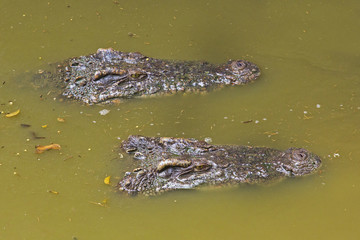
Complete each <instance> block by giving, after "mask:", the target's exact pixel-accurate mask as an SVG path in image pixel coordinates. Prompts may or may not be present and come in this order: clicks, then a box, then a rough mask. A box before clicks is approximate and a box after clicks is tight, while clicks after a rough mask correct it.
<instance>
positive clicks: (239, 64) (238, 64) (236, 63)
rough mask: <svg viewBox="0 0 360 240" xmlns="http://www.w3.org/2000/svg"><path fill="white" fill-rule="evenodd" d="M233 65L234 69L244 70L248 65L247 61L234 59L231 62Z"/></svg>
mask: <svg viewBox="0 0 360 240" xmlns="http://www.w3.org/2000/svg"><path fill="white" fill-rule="evenodd" d="M231 67H232V68H233V70H243V69H244V68H245V67H246V63H245V62H244V61H242V60H239V61H234V62H233V63H232V64H231Z"/></svg>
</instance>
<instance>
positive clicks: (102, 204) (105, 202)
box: [89, 199, 108, 207]
mask: <svg viewBox="0 0 360 240" xmlns="http://www.w3.org/2000/svg"><path fill="white" fill-rule="evenodd" d="M89 203H91V204H95V205H98V206H101V207H107V203H108V200H107V199H104V200H102V202H92V201H89Z"/></svg>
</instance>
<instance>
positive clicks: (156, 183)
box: [118, 135, 321, 195]
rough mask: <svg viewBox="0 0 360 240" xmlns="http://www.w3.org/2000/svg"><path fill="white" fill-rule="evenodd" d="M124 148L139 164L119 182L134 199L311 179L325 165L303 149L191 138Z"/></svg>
mask: <svg viewBox="0 0 360 240" xmlns="http://www.w3.org/2000/svg"><path fill="white" fill-rule="evenodd" d="M121 149H122V151H124V152H126V153H128V154H131V155H132V156H133V158H134V159H135V160H136V161H137V168H135V169H134V170H133V171H131V172H126V173H125V176H124V178H123V179H122V180H121V181H120V182H119V183H118V189H119V190H121V191H124V192H127V193H128V194H130V195H136V194H138V193H140V194H144V195H156V194H158V193H162V192H165V191H170V190H176V189H194V188H196V187H198V186H200V185H206V184H207V185H224V184H226V185H228V184H235V183H249V184H255V183H269V182H274V181H278V180H282V179H284V178H286V177H297V176H304V175H308V174H311V173H314V172H315V171H316V170H317V169H318V168H319V167H320V166H321V160H320V158H319V157H318V156H317V155H315V154H313V153H311V152H309V151H307V150H305V149H303V148H289V149H287V150H285V151H281V150H277V149H273V148H267V147H252V146H239V145H211V144H208V143H207V142H205V141H199V140H196V139H191V138H190V139H187V138H173V137H145V136H139V135H130V136H129V137H128V139H127V140H124V141H123V142H122V145H121Z"/></svg>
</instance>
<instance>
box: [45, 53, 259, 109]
mask: <svg viewBox="0 0 360 240" xmlns="http://www.w3.org/2000/svg"><path fill="white" fill-rule="evenodd" d="M43 75H45V77H47V78H51V79H52V80H53V81H55V82H57V85H60V86H61V87H62V88H63V90H62V93H61V94H62V95H63V96H65V97H67V98H71V99H76V100H80V101H83V102H85V103H88V104H95V103H108V102H111V101H112V100H114V99H119V98H131V97H134V96H146V95H153V94H157V93H173V92H183V91H196V90H203V89H208V88H209V87H213V86H223V85H241V84H246V83H248V82H251V81H253V80H255V79H256V78H257V77H258V76H259V75H260V70H259V68H258V67H257V66H256V65H255V64H253V63H250V62H248V61H244V60H235V61H229V62H228V63H226V64H222V65H215V64H211V63H207V62H196V61H172V60H160V59H155V58H150V57H146V56H144V55H142V54H141V53H137V52H129V53H127V52H120V51H115V50H113V49H111V48H109V49H101V48H100V49H98V51H97V52H96V53H95V54H91V55H88V56H81V57H76V58H71V59H69V60H67V61H65V62H64V63H62V64H58V65H56V69H55V70H54V72H52V73H49V72H46V74H43ZM58 81H60V83H59V82H58Z"/></svg>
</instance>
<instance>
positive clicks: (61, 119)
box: [56, 117, 65, 122]
mask: <svg viewBox="0 0 360 240" xmlns="http://www.w3.org/2000/svg"><path fill="white" fill-rule="evenodd" d="M56 120H57V121H58V122H65V119H64V118H60V117H58V118H57V119H56Z"/></svg>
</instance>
